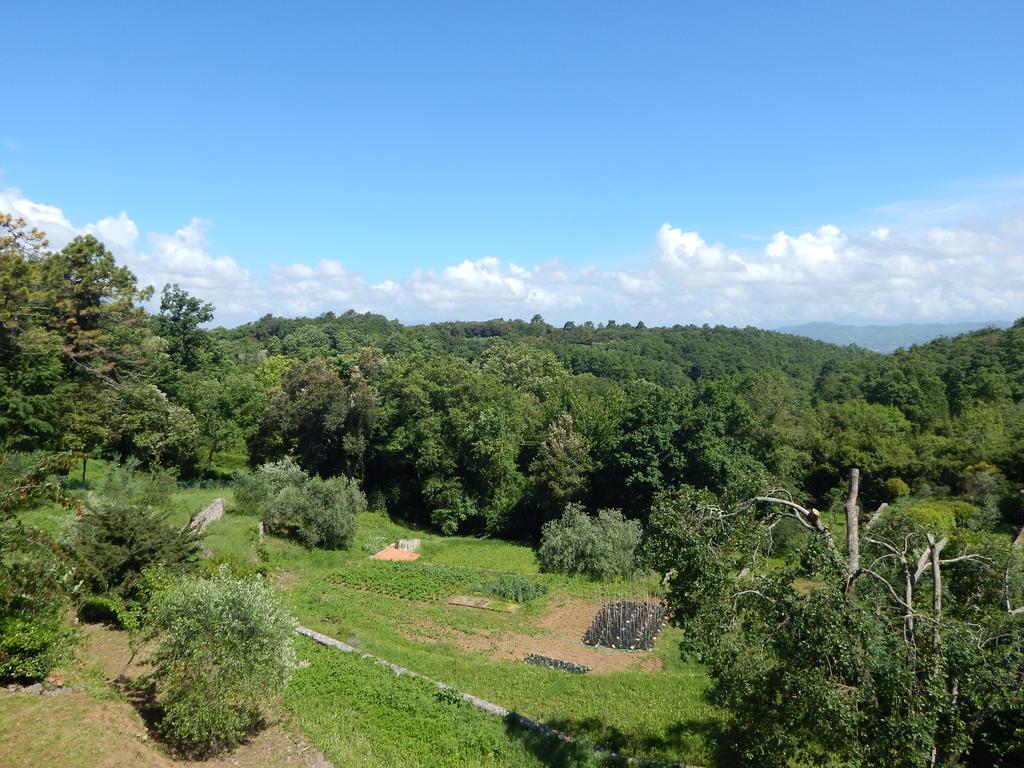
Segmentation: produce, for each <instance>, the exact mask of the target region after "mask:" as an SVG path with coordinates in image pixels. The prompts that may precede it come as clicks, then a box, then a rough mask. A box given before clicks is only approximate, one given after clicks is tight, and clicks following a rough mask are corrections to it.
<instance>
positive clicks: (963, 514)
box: [906, 499, 978, 536]
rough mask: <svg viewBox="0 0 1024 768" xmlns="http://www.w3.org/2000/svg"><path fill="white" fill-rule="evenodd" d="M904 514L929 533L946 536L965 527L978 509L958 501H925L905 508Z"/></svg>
mask: <svg viewBox="0 0 1024 768" xmlns="http://www.w3.org/2000/svg"><path fill="white" fill-rule="evenodd" d="M906 512H907V514H908V515H909V516H910V518H911V519H912V520H913V521H914V522H915V523H917V524H918V525H920V526H921V527H922V528H924V529H926V530H927V531H929V532H930V533H934V534H936V535H940V536H948V535H949V534H951V533H953V531H955V530H956V529H957V528H960V527H965V526H966V525H967V523H968V522H969V521H971V520H972V519H973V518H974V516H976V515H977V514H978V508H977V507H975V506H974V505H973V504H970V503H968V502H966V501H960V500H958V499H927V500H926V501H919V502H917V503H916V504H913V505H911V506H910V507H907V510H906Z"/></svg>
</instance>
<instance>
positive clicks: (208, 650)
mask: <svg viewBox="0 0 1024 768" xmlns="http://www.w3.org/2000/svg"><path fill="white" fill-rule="evenodd" d="M294 630H295V620H294V619H293V618H292V617H291V616H290V615H289V614H288V613H287V612H286V611H285V609H284V606H283V604H282V602H281V600H280V598H279V596H278V595H277V593H276V592H275V591H274V589H273V588H272V587H271V586H270V585H269V584H268V583H267V582H266V580H265V579H263V578H261V577H259V576H256V577H250V578H244V579H235V578H232V577H231V575H230V573H229V572H228V569H227V568H226V567H224V568H221V570H220V571H219V572H218V573H217V575H215V576H214V577H213V578H211V579H196V578H185V579H183V580H180V581H176V582H175V581H170V582H166V583H165V584H164V585H163V586H162V587H159V588H157V589H155V590H154V592H153V593H152V595H151V597H150V601H149V607H148V609H147V611H146V614H145V620H144V627H143V638H144V639H146V640H148V641H151V642H153V643H154V644H155V650H154V651H153V653H152V655H151V657H150V658H149V663H150V664H152V666H153V673H152V677H153V680H154V681H155V683H156V690H157V696H158V699H159V701H160V703H161V705H162V707H163V717H162V719H161V720H160V722H159V724H158V728H159V729H160V731H161V733H163V734H164V735H165V736H166V737H167V738H168V739H169V740H170V741H171V742H172V743H173V744H174V745H175V746H176V747H177V748H178V749H179V750H180V751H182V752H183V753H186V754H193V755H205V754H210V753H213V752H216V751H219V750H221V749H227V748H230V747H233V746H235V745H237V744H238V743H239V742H241V740H242V739H243V738H245V736H246V735H247V734H249V733H251V732H252V731H253V730H254V729H256V728H257V727H258V726H259V725H260V723H261V722H262V719H263V716H264V714H265V706H266V704H267V703H268V702H269V701H270V700H272V699H273V698H274V697H275V696H277V695H279V694H280V693H281V692H282V691H283V689H284V687H285V685H286V684H287V681H288V676H289V673H290V671H291V669H292V668H293V666H294V649H293V647H292V644H293V639H294Z"/></svg>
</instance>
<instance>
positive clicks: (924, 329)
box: [777, 320, 1013, 352]
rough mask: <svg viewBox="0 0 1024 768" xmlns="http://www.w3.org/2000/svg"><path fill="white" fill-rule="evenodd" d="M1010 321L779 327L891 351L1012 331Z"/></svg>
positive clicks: (834, 340)
mask: <svg viewBox="0 0 1024 768" xmlns="http://www.w3.org/2000/svg"><path fill="white" fill-rule="evenodd" d="M1012 324H1013V323H1012V321H1010V320H992V321H989V322H984V323H901V324H899V325H842V324H841V323H804V324H803V325H789V326H786V327H785V328H778V329H777V330H778V331H779V332H780V333H791V334H793V335H794V336H806V337H808V338H811V339H817V340H818V341H828V342H831V343H832V344H842V345H847V344H856V345H857V346H859V347H864V348H865V349H871V350H874V351H875V352H892V351H893V350H894V349H899V348H900V347H909V346H912V345H914V344H924V343H925V342H928V341H931V340H932V339H937V338H939V337H940V336H959V335H960V334H961V333H970V332H971V331H978V330H981V329H982V328H1009V327H1010V326H1011V325H1012Z"/></svg>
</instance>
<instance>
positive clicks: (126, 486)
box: [95, 459, 177, 509]
mask: <svg viewBox="0 0 1024 768" xmlns="http://www.w3.org/2000/svg"><path fill="white" fill-rule="evenodd" d="M176 487H177V482H176V481H175V479H174V475H173V474H172V473H171V472H169V471H167V470H165V469H164V470H161V469H153V470H150V471H149V472H143V471H140V469H139V462H138V460H137V459H126V460H125V461H123V462H120V463H118V462H111V463H109V464H107V468H106V471H105V472H104V473H103V477H102V478H101V479H100V481H99V483H98V485H97V490H96V494H95V496H96V497H98V498H100V499H102V500H103V503H106V504H121V505H122V506H138V507H148V508H150V509H156V508H159V507H166V506H167V503H168V502H169V501H170V498H171V493H172V492H173V491H174V490H175V488H176Z"/></svg>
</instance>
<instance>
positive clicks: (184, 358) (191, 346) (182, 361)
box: [153, 283, 214, 371]
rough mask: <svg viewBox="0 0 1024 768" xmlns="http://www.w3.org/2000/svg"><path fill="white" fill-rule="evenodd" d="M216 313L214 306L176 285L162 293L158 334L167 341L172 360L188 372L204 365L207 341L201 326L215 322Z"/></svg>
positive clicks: (157, 318)
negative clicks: (203, 354)
mask: <svg viewBox="0 0 1024 768" xmlns="http://www.w3.org/2000/svg"><path fill="white" fill-rule="evenodd" d="M213 311H214V307H213V304H208V303H206V302H203V301H201V300H200V299H197V298H196V297H195V296H192V295H191V294H189V293H188V291H185V290H183V289H182V288H181V286H179V285H178V284H177V283H175V284H174V285H171V284H167V285H165V286H164V289H163V291H162V292H161V294H160V312H159V314H157V316H156V317H155V318H153V322H154V325H155V327H156V332H157V334H158V335H159V336H162V337H163V338H164V339H166V340H167V343H168V349H167V351H168V352H169V353H170V355H171V358H172V359H173V360H174V361H175V362H176V363H177V364H178V365H180V366H181V367H182V368H183V369H184V370H186V371H194V370H196V368H198V367H199V365H200V363H201V362H202V359H203V356H202V353H203V351H204V350H205V348H206V347H207V346H208V340H207V335H206V332H205V331H204V330H203V329H202V328H201V326H202V325H203V324H204V323H208V322H210V321H211V320H213Z"/></svg>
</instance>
